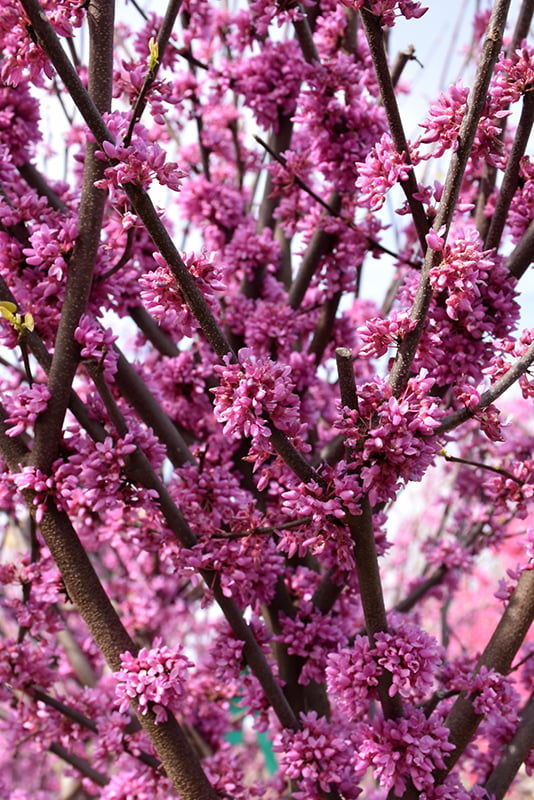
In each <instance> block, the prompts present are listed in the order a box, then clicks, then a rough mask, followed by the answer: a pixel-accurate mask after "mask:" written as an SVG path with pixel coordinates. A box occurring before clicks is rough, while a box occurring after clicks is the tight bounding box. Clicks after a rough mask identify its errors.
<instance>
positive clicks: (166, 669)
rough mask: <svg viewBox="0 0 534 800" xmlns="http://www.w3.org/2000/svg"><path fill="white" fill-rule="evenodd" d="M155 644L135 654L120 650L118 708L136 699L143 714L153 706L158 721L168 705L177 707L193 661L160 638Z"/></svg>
mask: <svg viewBox="0 0 534 800" xmlns="http://www.w3.org/2000/svg"><path fill="white" fill-rule="evenodd" d="M154 645H155V646H154V647H152V648H150V649H147V648H146V647H143V648H141V650H140V651H139V653H138V654H137V655H136V656H133V655H132V654H131V653H129V652H126V653H122V654H121V662H122V667H121V669H120V670H119V671H118V672H116V673H115V680H116V689H115V693H116V697H117V699H118V700H119V701H120V705H119V711H121V712H124V711H126V710H127V709H128V706H129V705H130V702H131V701H132V700H135V702H136V703H137V704H138V705H139V709H140V711H141V713H142V714H146V713H147V711H148V709H149V708H151V709H152V710H153V711H154V713H155V715H156V722H165V720H166V719H167V711H166V707H167V706H169V707H175V706H176V703H177V701H179V700H180V699H181V698H182V697H183V695H184V693H185V684H186V682H187V670H188V669H189V668H190V667H192V666H193V665H192V663H191V662H190V661H189V659H188V658H186V657H185V656H184V655H182V654H181V653H179V652H177V651H176V650H171V649H170V648H169V647H166V646H165V645H161V644H160V643H159V642H158V641H156V642H154Z"/></svg>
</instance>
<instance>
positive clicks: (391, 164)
mask: <svg viewBox="0 0 534 800" xmlns="http://www.w3.org/2000/svg"><path fill="white" fill-rule="evenodd" d="M357 168H358V178H357V180H356V188H357V189H360V190H361V194H360V196H359V198H358V204H359V205H362V206H365V207H366V208H369V209H370V210H371V211H378V210H379V209H380V208H382V206H383V205H384V202H385V200H386V194H387V192H388V191H389V189H391V187H392V186H394V185H395V184H396V183H397V182H398V181H405V180H407V178H408V174H409V172H410V166H409V165H408V164H407V163H406V154H405V153H397V151H396V150H395V149H394V147H393V142H392V140H391V136H390V135H389V134H387V133H385V134H383V136H382V138H381V139H380V141H379V142H377V144H376V145H375V146H374V147H373V148H372V150H371V152H370V153H369V155H368V156H367V158H366V159H365V161H364V162H360V163H358V164H357Z"/></svg>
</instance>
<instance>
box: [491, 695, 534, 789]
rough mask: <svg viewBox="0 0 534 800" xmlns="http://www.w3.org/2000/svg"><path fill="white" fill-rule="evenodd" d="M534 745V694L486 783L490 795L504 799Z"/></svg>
mask: <svg viewBox="0 0 534 800" xmlns="http://www.w3.org/2000/svg"><path fill="white" fill-rule="evenodd" d="M533 747H534V694H531V695H530V698H529V700H528V702H527V704H526V705H525V707H524V708H523V711H522V712H521V719H520V722H519V726H518V728H517V730H516V732H515V734H514V737H513V739H512V740H511V742H510V743H509V744H508V745H507V747H506V749H505V751H504V753H503V754H502V756H501V758H500V759H499V761H498V763H497V764H496V765H495V768H494V769H493V772H492V773H491V775H490V776H489V778H488V780H487V781H486V783H485V784H484V789H485V790H486V792H487V793H488V796H489V797H493V798H494V800H502V799H503V797H504V796H505V794H506V792H507V791H508V789H509V788H510V786H511V784H512V781H513V779H514V778H515V776H516V774H517V772H518V770H519V768H520V766H521V764H523V763H524V761H526V759H527V757H528V756H529V754H530V753H531V751H532V748H533Z"/></svg>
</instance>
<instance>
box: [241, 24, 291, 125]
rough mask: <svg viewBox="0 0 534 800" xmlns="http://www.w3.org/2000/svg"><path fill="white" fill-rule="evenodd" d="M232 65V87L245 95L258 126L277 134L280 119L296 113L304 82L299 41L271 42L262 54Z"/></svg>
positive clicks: (267, 43) (263, 49) (268, 42)
mask: <svg viewBox="0 0 534 800" xmlns="http://www.w3.org/2000/svg"><path fill="white" fill-rule="evenodd" d="M230 66H231V67H232V69H231V76H232V77H231V80H232V86H233V88H234V89H235V90H236V91H237V92H239V93H240V94H243V95H244V97H245V101H246V103H247V105H248V107H249V108H251V109H252V112H253V113H254V116H255V117H256V120H257V122H258V124H259V125H261V126H262V127H264V128H269V127H270V126H272V129H273V130H274V131H277V130H278V128H279V124H280V122H279V121H280V118H281V117H282V116H290V115H291V114H292V113H293V112H294V111H295V108H296V97H297V96H298V89H299V86H300V82H301V80H302V77H301V75H302V67H303V57H302V51H301V49H300V47H299V46H298V43H297V42H296V40H295V39H287V40H285V41H282V42H272V41H270V40H267V41H266V42H265V47H264V48H262V51H261V54H259V55H256V56H249V57H247V58H244V59H242V60H240V61H238V62H237V63H236V64H233V65H232V64H231V65H230Z"/></svg>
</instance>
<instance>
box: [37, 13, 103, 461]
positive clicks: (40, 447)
mask: <svg viewBox="0 0 534 800" xmlns="http://www.w3.org/2000/svg"><path fill="white" fill-rule="evenodd" d="M24 2H26V0H24ZM27 2H28V3H31V4H33V0H27ZM87 18H88V22H89V33H90V53H89V91H88V94H89V96H90V97H91V98H92V99H93V101H94V103H95V106H96V108H97V110H98V111H99V112H104V111H109V109H110V106H111V92H112V76H113V29H114V25H113V22H114V4H113V3H110V2H109V1H108V0H90V2H89V6H88V9H87ZM37 35H38V36H39V35H40V34H39V31H37ZM58 47H59V49H60V50H61V46H60V45H59V43H58ZM62 52H63V51H62ZM97 148H98V144H97V143H95V142H87V144H86V149H85V158H84V175H83V188H82V196H81V201H80V213H79V217H78V232H77V238H76V243H75V245H74V249H73V251H72V257H71V259H70V262H69V265H68V274H67V283H66V287H65V299H64V302H63V306H62V309H61V318H60V322H59V328H58V332H57V336H56V341H55V347H54V355H53V357H52V364H51V366H50V372H49V376H48V389H49V391H50V399H49V401H48V406H47V409H46V411H44V412H43V413H42V414H41V415H40V416H39V417H38V419H37V420H36V422H35V441H34V447H33V451H32V456H31V461H32V463H33V464H34V465H35V466H36V467H38V468H39V469H40V470H42V471H43V472H44V473H45V474H48V472H49V471H50V467H51V465H52V462H53V461H54V459H55V458H56V456H57V452H58V448H59V442H60V438H61V429H62V427H63V420H64V417H65V412H66V410H67V406H68V403H69V397H70V391H71V386H72V381H73V379H74V375H75V372H76V368H77V366H78V361H79V345H78V343H77V341H76V339H75V336H74V331H75V329H76V327H77V326H78V323H79V321H80V317H81V315H82V314H83V313H84V311H85V309H86V307H87V303H88V301H89V295H90V292H91V286H92V281H93V272H94V267H95V262H96V257H97V253H98V246H99V243H100V233H101V229H102V219H103V214H104V205H105V202H106V193H105V192H104V191H102V190H101V189H97V188H95V185H94V184H95V181H97V180H99V179H100V178H101V177H102V176H103V174H104V169H105V164H104V162H103V161H101V160H100V159H97V158H96V157H95V151H96V149H97Z"/></svg>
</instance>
